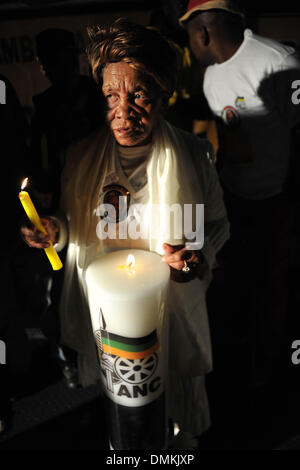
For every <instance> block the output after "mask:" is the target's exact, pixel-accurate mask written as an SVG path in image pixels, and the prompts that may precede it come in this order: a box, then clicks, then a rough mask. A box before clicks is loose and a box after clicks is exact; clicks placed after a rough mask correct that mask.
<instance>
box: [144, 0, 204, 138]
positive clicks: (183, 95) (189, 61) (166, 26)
mask: <svg viewBox="0 0 300 470" xmlns="http://www.w3.org/2000/svg"><path fill="white" fill-rule="evenodd" d="M185 3H186V2H185V1H184V0H164V1H163V2H162V5H161V7H160V8H158V9H156V10H154V12H153V14H152V17H151V20H150V25H149V27H150V28H155V29H157V30H158V31H159V32H160V33H161V34H162V35H163V36H165V38H166V39H168V40H169V42H170V44H171V45H172V46H173V47H174V48H175V51H176V54H177V60H178V79H177V85H176V89H175V91H174V93H173V95H172V96H171V98H170V100H169V107H168V110H167V112H166V115H165V118H166V120H167V121H169V122H170V123H171V124H173V125H174V126H177V127H180V128H181V129H185V130H187V131H189V132H192V131H193V121H194V119H201V118H202V116H203V114H204V111H205V115H207V108H208V105H207V102H206V99H205V97H204V94H203V91H202V86H201V84H202V75H203V72H202V69H201V66H200V65H199V64H198V62H197V61H196V60H195V58H194V56H193V55H192V54H191V53H190V49H189V47H188V45H189V38H188V34H187V32H186V31H185V30H184V29H183V28H181V27H180V25H179V23H178V19H179V17H180V16H181V15H182V14H183V9H184V7H185Z"/></svg>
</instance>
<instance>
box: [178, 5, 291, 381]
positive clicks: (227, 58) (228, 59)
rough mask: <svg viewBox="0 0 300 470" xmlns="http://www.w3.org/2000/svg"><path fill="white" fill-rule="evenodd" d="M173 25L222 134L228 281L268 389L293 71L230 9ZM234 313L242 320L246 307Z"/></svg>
mask: <svg viewBox="0 0 300 470" xmlns="http://www.w3.org/2000/svg"><path fill="white" fill-rule="evenodd" d="M180 23H181V24H182V25H184V26H185V27H186V28H187V31H188V33H189V36H190V46H191V48H192V50H193V53H194V54H195V56H196V58H197V59H198V61H199V62H200V64H201V65H202V66H203V67H205V68H206V71H205V76H204V84H203V89H204V94H205V96H206V98H207V101H208V104H209V106H210V108H211V110H212V112H213V114H214V115H215V116H216V118H217V123H218V128H219V138H220V149H221V150H220V155H219V163H218V164H219V171H220V178H221V181H222V184H223V188H224V192H225V202H227V210H228V215H229V219H230V222H231V232H232V238H231V242H230V244H231V245H230V246H228V254H229V258H230V263H231V264H232V266H231V269H232V268H233V269H232V271H233V272H234V275H233V278H232V279H231V281H233V283H234V285H235V286H238V285H239V284H238V283H239V282H240V284H241V287H242V289H243V290H242V291H240V292H244V300H245V299H246V298H247V293H246V290H245V285H248V286H249V285H254V286H255V287H254V295H253V296H252V300H253V299H254V298H255V299H256V305H255V307H254V312H253V311H252V312H251V310H250V312H249V313H250V323H249V324H247V326H246V330H247V331H246V334H247V335H248V334H249V331H250V330H251V329H252V328H251V325H252V327H253V322H254V328H255V329H256V330H257V328H258V331H259V333H258V335H256V334H255V335H254V338H250V344H251V347H252V348H253V349H256V350H258V352H259V354H260V355H259V354H258V356H257V357H256V362H257V364H256V367H255V372H254V374H255V377H254V380H255V382H256V383H257V381H259V379H260V378H261V374H260V372H261V373H262V378H263V379H264V380H265V379H266V378H267V376H268V375H269V374H270V372H271V368H270V364H273V365H276V363H277V364H278V361H279V360H281V359H282V351H283V346H284V339H285V338H284V325H285V319H286V311H287V302H288V295H287V294H288V257H289V256H288V249H287V248H288V245H289V240H290V235H291V227H292V220H293V210H292V207H293V203H292V202H291V200H290V199H289V197H288V194H289V192H290V190H291V188H290V185H289V175H290V173H291V162H292V159H291V154H292V129H293V127H294V126H296V125H297V124H298V123H299V122H300V106H297V105H296V104H295V100H292V96H293V93H294V88H295V84H296V82H297V79H299V78H300V62H299V59H298V58H297V56H296V53H295V50H294V49H293V48H292V47H288V46H285V45H283V44H281V43H279V42H277V41H274V40H271V39H268V38H264V37H260V36H258V35H256V34H254V33H253V32H252V31H251V30H249V29H245V26H244V15H243V13H242V12H241V11H240V10H239V8H238V7H237V6H236V5H235V4H234V2H231V1H227V0H190V1H189V4H188V7H187V12H186V14H185V15H184V16H183V17H182V18H180ZM288 191H289V192H288ZM232 260H233V261H232ZM236 273H238V275H236ZM248 289H249V288H248ZM242 298H243V295H241V299H242ZM248 299H249V291H248ZM249 303H251V302H249ZM236 308H237V312H239V315H241V313H242V314H243V315H245V313H246V312H245V310H246V309H245V302H240V304H239V306H238V305H237V306H236ZM231 309H232V303H231ZM253 313H254V315H253ZM246 316H247V314H246ZM256 316H257V319H258V318H259V322H258V321H257V320H255V317H256ZM247 322H248V320H246V323H247ZM258 324H260V325H258ZM262 365H263V370H262V371H259V370H258V369H259V367H261V366H262Z"/></svg>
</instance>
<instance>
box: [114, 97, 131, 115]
mask: <svg viewBox="0 0 300 470" xmlns="http://www.w3.org/2000/svg"><path fill="white" fill-rule="evenodd" d="M132 112H133V110H132V106H131V104H130V102H129V100H128V99H126V100H122V101H120V102H119V105H118V108H117V111H116V117H117V118H119V119H128V118H129V117H130V116H131V115H132Z"/></svg>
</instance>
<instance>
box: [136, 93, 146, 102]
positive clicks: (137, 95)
mask: <svg viewBox="0 0 300 470" xmlns="http://www.w3.org/2000/svg"><path fill="white" fill-rule="evenodd" d="M145 98H146V97H145V95H144V94H143V93H135V95H134V99H135V100H143V99H145Z"/></svg>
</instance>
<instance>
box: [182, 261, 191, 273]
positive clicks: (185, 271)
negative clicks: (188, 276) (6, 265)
mask: <svg viewBox="0 0 300 470" xmlns="http://www.w3.org/2000/svg"><path fill="white" fill-rule="evenodd" d="M183 263H184V264H183V268H182V270H181V271H183V272H184V273H189V272H190V270H191V269H190V268H189V267H188V264H187V262H186V260H184V261H183Z"/></svg>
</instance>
